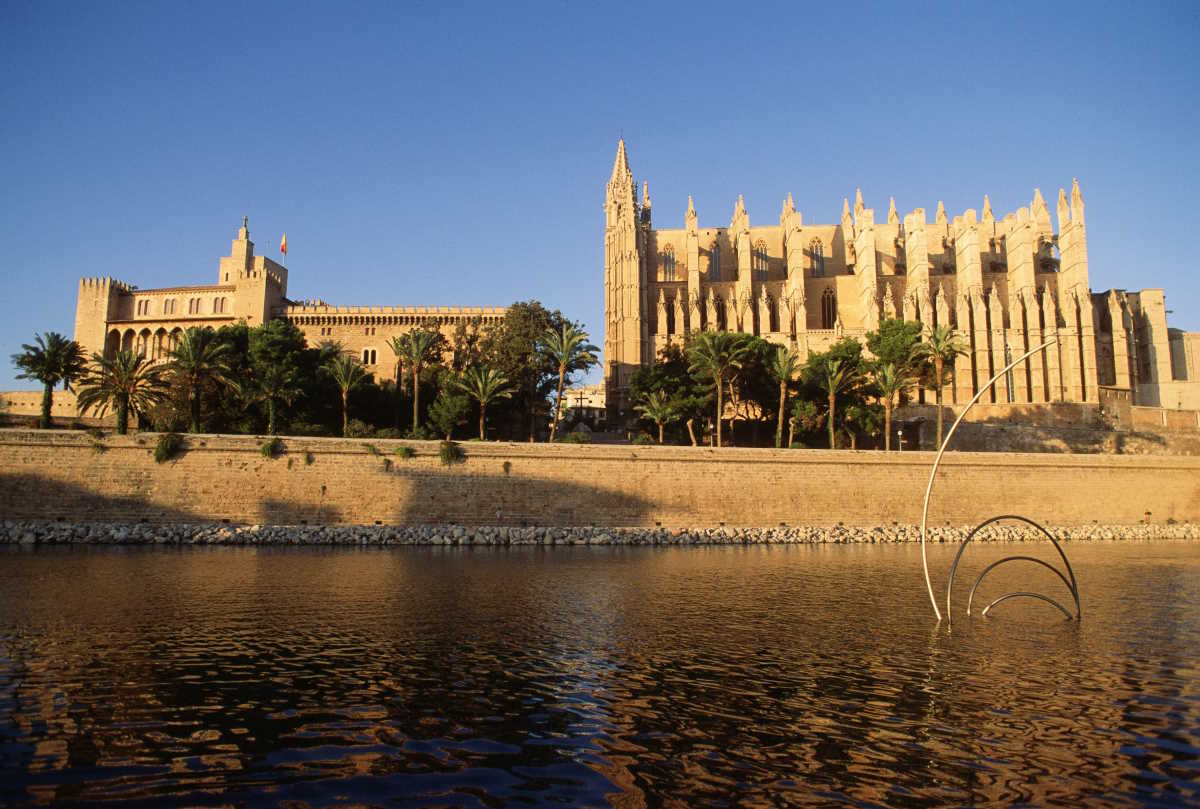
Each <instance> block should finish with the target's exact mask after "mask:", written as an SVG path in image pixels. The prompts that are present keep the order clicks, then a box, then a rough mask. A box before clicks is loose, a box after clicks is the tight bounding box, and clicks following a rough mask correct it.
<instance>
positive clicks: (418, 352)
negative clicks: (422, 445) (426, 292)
mask: <svg viewBox="0 0 1200 809" xmlns="http://www.w3.org/2000/svg"><path fill="white" fill-rule="evenodd" d="M404 338H405V339H403V340H402V341H401V345H400V349H401V351H402V352H403V356H404V359H405V360H407V361H408V367H409V368H410V369H411V370H412V390H413V426H412V429H413V434H414V435H415V434H416V432H417V429H418V428H419V427H420V423H419V421H418V420H419V414H420V405H421V399H420V397H421V393H420V389H419V385H420V379H421V366H423V365H424V364H425V363H427V362H429V361H430V360H431V359H433V352H434V348H436V347H437V344H438V341H439V339H440V338H441V334H440V333H439V332H436V331H433V330H432V329H415V330H413V331H410V332H409V333H408V334H406V335H404Z"/></svg>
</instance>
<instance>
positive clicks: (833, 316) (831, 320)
mask: <svg viewBox="0 0 1200 809" xmlns="http://www.w3.org/2000/svg"><path fill="white" fill-rule="evenodd" d="M835 323H837V295H834V294H833V290H832V289H826V290H825V291H824V292H822V293H821V328H822V329H832V328H833V325H834V324H835Z"/></svg>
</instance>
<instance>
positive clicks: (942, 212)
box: [933, 199, 946, 225]
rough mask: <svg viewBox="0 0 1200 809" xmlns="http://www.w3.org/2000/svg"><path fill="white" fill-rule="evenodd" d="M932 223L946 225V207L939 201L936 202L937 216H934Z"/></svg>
mask: <svg viewBox="0 0 1200 809" xmlns="http://www.w3.org/2000/svg"><path fill="white" fill-rule="evenodd" d="M933 221H934V222H936V223H937V224H939V225H944V224H946V206H945V205H944V204H943V203H942V201H941V200H940V199H939V200H938V206H937V214H936V215H935V217H934V220H933Z"/></svg>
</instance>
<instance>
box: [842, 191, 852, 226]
mask: <svg viewBox="0 0 1200 809" xmlns="http://www.w3.org/2000/svg"><path fill="white" fill-rule="evenodd" d="M852 224H853V220H851V219H850V198H849V197H842V227H850V226H851V225H852Z"/></svg>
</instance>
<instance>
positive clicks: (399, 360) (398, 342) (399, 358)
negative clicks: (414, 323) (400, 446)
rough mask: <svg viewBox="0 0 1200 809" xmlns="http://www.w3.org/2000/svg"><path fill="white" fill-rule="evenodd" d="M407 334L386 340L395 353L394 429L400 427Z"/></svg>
mask: <svg viewBox="0 0 1200 809" xmlns="http://www.w3.org/2000/svg"><path fill="white" fill-rule="evenodd" d="M407 337H408V335H406V334H398V335H396V336H395V337H393V338H392V339H390V340H388V348H390V349H392V353H393V354H395V355H396V429H397V430H399V429H400V389H401V388H403V387H404V354H405V351H406V349H405V343H407V342H408V340H407V339H406V338H407Z"/></svg>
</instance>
